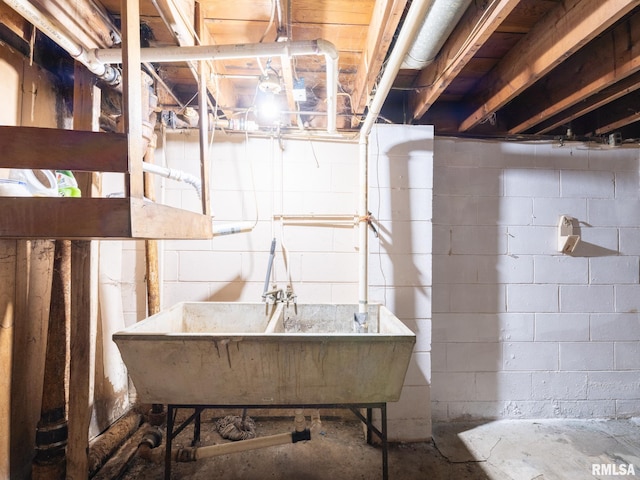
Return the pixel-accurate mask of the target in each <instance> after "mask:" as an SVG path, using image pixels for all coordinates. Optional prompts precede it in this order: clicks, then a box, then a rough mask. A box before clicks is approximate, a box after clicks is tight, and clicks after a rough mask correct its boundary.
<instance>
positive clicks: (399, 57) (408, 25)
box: [358, 0, 448, 313]
mask: <svg viewBox="0 0 640 480" xmlns="http://www.w3.org/2000/svg"><path fill="white" fill-rule="evenodd" d="M440 1H448V0H440ZM432 3H433V2H432V1H430V0H422V1H420V0H418V1H414V2H412V3H411V7H409V11H408V12H407V16H406V18H405V20H404V23H403V26H402V30H401V31H400V35H399V36H398V40H397V41H396V44H395V46H394V48H393V51H392V52H391V55H390V56H389V59H388V61H387V65H386V67H385V70H384V73H383V74H382V78H381V79H380V82H379V83H378V87H377V89H376V93H375V95H374V97H373V99H372V100H371V103H370V104H369V110H368V113H367V117H366V118H365V120H364V122H363V123H362V127H361V128H360V141H359V145H360V155H359V183H360V201H359V203H358V215H359V217H360V218H359V220H360V229H359V232H358V243H359V251H358V267H359V268H358V270H359V279H358V312H359V313H365V312H367V306H368V304H369V278H368V277H369V230H368V223H367V222H368V217H369V170H368V168H369V166H368V156H369V149H368V143H369V140H368V138H369V133H370V132H371V129H372V128H373V124H374V123H375V121H376V120H377V119H378V115H380V111H381V110H382V105H383V104H384V101H385V99H386V98H387V95H388V94H389V91H390V90H391V87H392V85H393V82H394V80H395V78H396V75H397V74H398V71H399V70H400V66H401V65H402V61H403V59H404V58H405V56H406V55H407V51H408V50H409V47H410V46H411V44H412V43H413V41H414V39H415V37H416V34H417V32H418V30H419V28H420V26H421V25H422V22H423V21H424V19H425V15H426V14H427V11H428V10H429V7H430V6H431V4H432Z"/></svg>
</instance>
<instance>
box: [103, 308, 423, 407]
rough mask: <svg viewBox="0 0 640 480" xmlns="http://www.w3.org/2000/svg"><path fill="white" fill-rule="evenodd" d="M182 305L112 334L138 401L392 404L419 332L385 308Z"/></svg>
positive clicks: (235, 403)
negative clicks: (358, 323) (362, 323)
mask: <svg viewBox="0 0 640 480" xmlns="http://www.w3.org/2000/svg"><path fill="white" fill-rule="evenodd" d="M357 311H358V306H357V305H334V304H298V305H295V306H294V305H293V304H290V305H288V306H287V305H285V304H278V305H276V306H274V305H271V304H269V305H266V304H264V303H222V302H182V303H178V304H176V305H174V306H173V307H171V308H169V309H167V310H165V311H162V312H160V313H158V314H156V315H153V316H151V317H148V318H146V319H144V320H142V321H141V322H139V323H137V324H135V325H133V326H131V327H129V328H127V329H125V330H122V331H120V332H117V333H115V334H114V335H113V339H114V341H115V342H116V344H117V345H118V348H119V349H120V352H121V354H122V358H123V360H124V362H125V364H126V366H127V369H128V371H129V375H130V376H131V379H132V381H133V383H134V385H135V387H136V391H137V395H138V399H139V400H140V401H142V402H145V403H158V404H174V405H191V404H193V405H265V406H268V405H294V404H334V403H335V404H341V403H378V402H393V401H397V400H398V399H399V397H400V392H401V390H402V385H403V383H404V377H405V374H406V371H407V367H408V365H409V360H410V358H411V353H412V351H413V345H414V343H415V334H414V333H413V332H411V330H409V329H408V328H407V327H406V326H405V325H404V324H403V323H402V322H401V321H400V320H399V319H398V318H396V317H395V316H394V315H393V314H392V313H391V312H390V311H389V310H388V309H387V308H386V307H384V306H383V305H369V307H368V321H367V326H366V329H365V330H366V331H365V333H356V332H355V329H354V323H355V322H354V314H355V313H356V312H357Z"/></svg>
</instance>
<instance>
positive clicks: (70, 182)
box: [56, 170, 82, 197]
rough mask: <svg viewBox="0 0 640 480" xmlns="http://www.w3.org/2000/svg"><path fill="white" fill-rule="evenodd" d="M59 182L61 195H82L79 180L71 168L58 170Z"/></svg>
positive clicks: (57, 177) (57, 178)
mask: <svg viewBox="0 0 640 480" xmlns="http://www.w3.org/2000/svg"><path fill="white" fill-rule="evenodd" d="M56 181H57V182H58V195H60V196H61V197H80V196H82V192H81V191H80V189H79V188H78V182H77V181H76V177H74V176H73V173H72V172H71V171H69V170H56Z"/></svg>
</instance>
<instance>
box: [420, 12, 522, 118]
mask: <svg viewBox="0 0 640 480" xmlns="http://www.w3.org/2000/svg"><path fill="white" fill-rule="evenodd" d="M518 3H520V0H499V1H497V2H493V3H491V5H490V6H489V7H488V9H484V8H479V7H478V5H477V4H476V2H472V3H471V5H470V6H469V8H468V9H467V11H466V12H465V14H464V15H463V17H462V19H461V20H460V22H459V23H458V26H457V27H456V29H455V30H454V31H453V33H452V34H451V35H450V36H449V38H448V39H447V41H446V43H445V44H444V45H443V47H442V49H441V51H440V53H439V54H438V57H437V58H436V60H435V62H433V63H432V64H431V65H427V66H426V67H425V68H424V69H422V71H421V72H420V74H419V75H418V76H417V77H416V80H415V81H414V84H413V86H414V87H415V88H416V90H415V91H413V92H411V93H410V94H409V105H410V108H411V110H412V111H413V114H412V116H413V119H414V120H416V119H418V118H420V117H422V116H423V115H424V114H425V112H426V111H427V110H428V109H429V107H431V105H433V103H434V102H435V101H436V100H437V99H438V98H439V97H440V95H441V94H442V93H443V92H444V91H445V89H446V88H447V87H448V86H449V85H450V84H451V82H452V81H453V80H454V79H455V78H456V77H457V76H458V75H459V74H460V72H461V71H462V69H463V68H464V67H465V66H466V65H467V64H468V63H469V61H470V60H471V59H472V58H473V56H474V55H475V54H476V53H477V52H478V50H479V49H480V48H481V47H482V46H483V45H484V44H485V42H486V41H487V40H488V39H489V37H491V35H492V34H493V33H494V32H495V31H496V29H497V28H498V27H499V26H500V25H501V24H502V22H503V21H504V20H505V18H507V16H508V15H509V14H510V13H511V11H512V10H513V9H514V8H515V7H516V6H517V5H518Z"/></svg>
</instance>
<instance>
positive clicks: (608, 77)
mask: <svg viewBox="0 0 640 480" xmlns="http://www.w3.org/2000/svg"><path fill="white" fill-rule="evenodd" d="M638 71H640V13H638V14H636V15H634V16H633V17H631V18H630V19H628V20H626V21H624V22H623V23H621V24H619V25H617V26H616V28H615V29H613V30H612V31H610V32H607V33H606V34H603V35H602V36H600V37H598V38H597V39H595V40H594V41H593V42H591V44H590V45H589V48H588V49H584V50H581V51H580V52H578V53H576V54H575V55H573V56H572V57H571V58H569V59H568V60H567V61H565V62H564V63H562V64H561V65H560V66H559V67H558V68H556V69H555V70H554V71H553V72H552V73H551V74H550V75H549V76H548V78H545V79H544V80H543V81H541V82H538V83H537V84H536V85H534V86H533V87H532V88H531V89H530V90H528V91H527V94H526V95H525V96H523V99H522V100H521V99H517V100H516V101H514V102H513V103H512V105H509V107H507V109H508V110H509V114H508V117H509V118H511V119H517V120H516V124H515V125H514V126H512V127H511V128H510V129H509V133H511V134H517V133H522V132H525V131H527V130H529V129H531V128H532V127H534V126H535V125H537V124H539V123H541V122H542V121H544V120H546V119H548V118H550V117H552V116H553V115H556V114H558V113H560V112H562V111H564V110H566V109H568V108H570V107H573V106H574V105H576V104H579V103H580V102H583V101H584V100H586V99H588V98H589V97H591V96H592V95H594V94H597V93H598V92H601V91H602V90H604V89H606V88H608V87H610V86H612V85H614V84H616V83H617V82H621V81H623V80H625V79H626V78H627V77H628V76H630V75H633V74H634V73H636V72H638ZM625 88H626V87H621V88H620V89H619V90H624V89H625ZM618 96H619V95H615V94H614V95H613V96H611V95H608V98H610V99H611V100H614V99H615V98H617V97H618ZM605 98H606V97H604V96H602V95H599V100H598V101H597V102H592V103H591V102H590V103H591V105H592V108H591V110H594V109H595V108H597V106H599V105H602V104H603V101H604V100H605ZM505 110H506V109H505ZM583 110H584V109H583ZM585 113H586V112H585Z"/></svg>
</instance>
